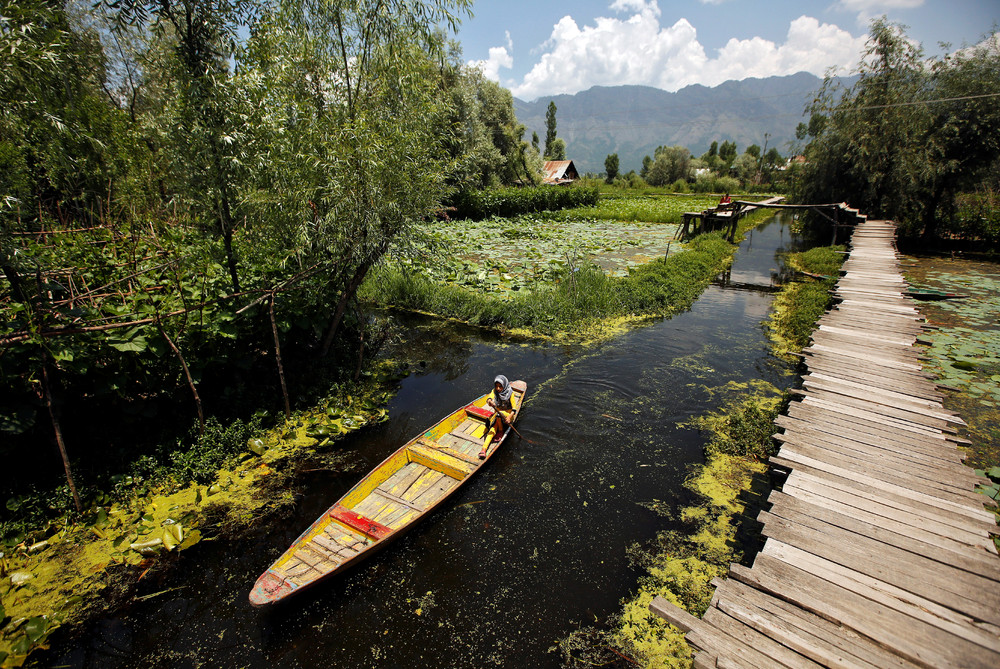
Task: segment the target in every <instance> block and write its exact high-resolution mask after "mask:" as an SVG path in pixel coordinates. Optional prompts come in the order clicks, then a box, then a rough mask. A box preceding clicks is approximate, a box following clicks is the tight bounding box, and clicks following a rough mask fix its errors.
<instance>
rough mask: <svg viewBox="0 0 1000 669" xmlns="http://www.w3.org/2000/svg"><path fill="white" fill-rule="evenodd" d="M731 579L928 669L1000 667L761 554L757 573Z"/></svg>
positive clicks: (738, 572)
mask: <svg viewBox="0 0 1000 669" xmlns="http://www.w3.org/2000/svg"><path fill="white" fill-rule="evenodd" d="M730 577H731V578H736V579H739V580H740V581H742V582H743V583H746V584H748V585H751V586H753V587H755V588H757V589H758V590H762V591H764V592H770V593H773V594H775V595H777V596H780V597H782V598H783V599H785V600H786V601H789V602H792V603H794V604H796V605H798V606H800V607H802V608H803V609H805V610H807V611H811V612H812V613H815V614H816V615H819V616H822V617H824V618H826V619H828V620H831V621H833V622H838V623H841V624H844V625H847V626H848V627H850V628H851V629H853V630H854V631H855V632H857V633H858V634H861V635H862V636H865V637H868V638H869V639H871V640H872V641H874V642H876V643H878V644H880V645H882V646H883V647H885V648H888V649H890V650H891V651H893V652H895V653H897V654H899V655H901V656H902V657H904V658H905V659H907V660H909V661H911V662H914V663H916V664H919V665H921V666H924V667H983V669H985V668H986V667H990V669H992V668H993V667H995V666H996V665H995V660H996V658H991V657H989V654H987V653H984V652H983V648H982V646H979V645H978V644H974V643H972V642H969V641H967V640H965V639H962V638H960V637H956V636H954V635H953V634H950V633H948V632H946V631H944V630H941V629H939V628H938V627H936V626H934V625H929V624H927V623H925V622H923V621H920V620H917V619H915V618H912V617H910V616H908V615H906V614H904V613H900V612H899V611H897V610H895V609H893V608H891V607H888V606H885V605H884V604H881V603H879V602H876V601H872V600H870V599H866V598H865V597H863V596H862V595H860V594H857V593H855V592H853V591H852V590H851V589H848V588H844V587H841V586H839V585H837V584H834V583H831V582H829V581H826V580H824V579H822V578H820V577H818V576H813V575H812V574H809V573H808V572H806V571H803V570H801V569H798V568H796V567H793V566H791V565H788V564H786V563H784V562H782V561H780V560H777V559H776V558H773V557H771V556H769V555H764V554H758V555H757V559H756V560H755V561H754V567H753V569H752V570H750V569H748V568H746V567H743V566H742V565H738V564H734V565H732V566H731V567H730Z"/></svg>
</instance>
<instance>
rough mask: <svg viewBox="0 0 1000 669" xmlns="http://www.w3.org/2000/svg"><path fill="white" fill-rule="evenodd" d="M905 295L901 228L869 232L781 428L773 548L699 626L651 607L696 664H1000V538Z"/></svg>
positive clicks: (726, 585)
mask: <svg viewBox="0 0 1000 669" xmlns="http://www.w3.org/2000/svg"><path fill="white" fill-rule="evenodd" d="M904 290H905V283H904V281H903V278H902V276H901V274H900V270H899V264H898V260H897V256H896V252H895V227H894V225H893V224H892V223H891V222H888V221H865V222H861V223H860V224H859V225H858V226H857V229H856V230H855V232H854V234H853V238H852V242H851V253H850V256H849V258H848V260H847V261H846V263H845V264H844V266H843V268H842V276H841V279H840V281H839V283H838V284H837V287H836V291H835V293H836V296H837V298H838V299H839V303H838V304H837V305H836V306H835V307H834V308H833V309H831V310H830V311H829V312H827V314H826V315H824V316H823V318H822V319H820V321H819V325H818V329H817V330H816V331H815V332H814V334H813V338H812V343H811V345H810V346H809V348H807V349H806V350H805V351H804V355H805V361H806V363H807V366H808V373H807V375H806V376H804V378H803V389H802V390H801V391H798V395H799V398H800V401H795V402H792V404H791V406H790V408H789V410H788V412H787V415H784V416H781V417H780V418H779V420H778V422H777V424H778V426H779V427H781V428H782V429H783V432H782V433H781V434H777V435H775V439H777V440H778V441H779V442H780V443H781V449H780V450H779V451H778V454H777V455H776V456H775V457H772V458H771V465H772V467H773V468H775V469H776V470H778V471H779V472H781V473H786V474H787V477H786V478H785V480H784V482H783V484H782V485H781V486H780V490H774V491H773V492H772V493H771V495H770V497H769V498H768V500H767V501H768V504H769V506H770V508H769V510H767V511H763V512H761V513H760V515H759V516H758V520H759V521H761V522H762V523H763V526H764V527H763V535H764V536H765V537H766V541H765V543H764V547H763V548H762V550H761V551H760V553H758V554H757V556H756V557H755V559H754V563H753V566H752V567H751V568H748V567H745V566H742V565H738V564H733V565H731V567H730V572H729V578H727V579H724V580H718V581H716V582H715V585H716V586H717V588H716V592H715V595H714V598H713V600H712V603H711V605H710V606H709V609H708V610H707V611H706V612H705V614H704V616H703V617H702V618H701V619H698V618H696V617H694V616H692V615H690V614H689V613H687V612H686V611H684V610H682V609H679V608H677V607H675V606H673V605H672V604H670V603H669V602H667V601H666V600H664V599H663V598H662V597H657V598H656V600H654V602H653V604H652V605H651V606H650V609H651V610H652V611H654V612H656V613H658V614H659V615H661V616H662V617H664V618H665V619H666V620H668V621H669V622H671V623H672V624H674V625H676V626H677V627H679V628H681V629H682V630H683V631H685V632H686V633H687V635H686V638H687V640H688V642H689V643H690V644H691V645H692V646H693V647H694V649H695V652H696V655H695V666H696V667H761V668H764V667H767V668H770V667H991V668H995V667H1000V557H998V555H997V552H996V550H995V548H994V545H993V541H992V538H991V534H995V533H997V531H998V528H997V525H996V522H995V519H994V515H993V513H991V512H990V511H988V510H986V509H985V508H984V506H983V505H984V503H985V502H987V501H988V498H987V497H985V496H983V495H980V494H977V493H976V492H974V489H975V486H976V484H977V483H982V482H985V480H984V479H981V478H978V477H976V476H975V474H974V472H973V470H972V469H970V468H969V467H967V466H965V465H964V464H963V459H964V454H963V452H962V451H961V450H960V449H959V446H960V445H961V444H963V443H966V444H967V443H969V442H965V441H963V440H962V439H961V438H959V437H958V436H957V435H956V432H955V427H956V426H961V425H963V422H962V420H961V419H960V418H958V417H957V416H955V415H954V414H952V413H951V412H949V411H947V410H945V409H944V408H943V407H942V404H941V395H940V393H939V392H938V389H937V387H936V386H935V384H934V381H933V380H932V379H931V378H929V377H928V376H926V375H925V374H924V373H923V372H922V371H921V365H920V362H919V360H918V355H919V351H918V349H917V348H916V347H915V346H914V344H915V343H916V340H917V338H918V337H919V336H920V334H921V332H922V330H923V328H925V327H927V326H926V325H925V324H924V322H923V320H922V319H921V317H920V315H919V313H917V310H916V309H915V307H914V304H913V302H912V300H911V299H910V298H908V297H906V296H905V295H904V294H903V291H904Z"/></svg>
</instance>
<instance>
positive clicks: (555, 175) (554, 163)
mask: <svg viewBox="0 0 1000 669" xmlns="http://www.w3.org/2000/svg"><path fill="white" fill-rule="evenodd" d="M579 178H580V173H579V172H577V171H576V165H574V164H573V161H572V160H547V161H545V167H544V168H542V183H543V184H545V185H547V186H565V185H568V184H571V183H573V182H574V181H576V180H577V179H579Z"/></svg>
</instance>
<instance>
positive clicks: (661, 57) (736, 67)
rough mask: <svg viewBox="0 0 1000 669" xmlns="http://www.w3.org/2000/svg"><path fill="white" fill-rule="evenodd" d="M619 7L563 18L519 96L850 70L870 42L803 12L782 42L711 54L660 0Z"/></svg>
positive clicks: (671, 87)
mask: <svg viewBox="0 0 1000 669" xmlns="http://www.w3.org/2000/svg"><path fill="white" fill-rule="evenodd" d="M845 1H850V2H861V1H862V0H845ZM889 1H895V2H904V1H907V0H889ZM910 1H912V0H910ZM611 9H613V10H616V11H618V12H621V13H624V14H627V16H626V18H623V19H620V18H609V17H599V18H597V19H595V21H594V24H593V25H585V26H580V25H578V24H577V23H576V21H574V20H573V18H572V17H571V16H568V15H567V16H564V17H563V18H562V19H560V20H559V22H558V23H556V25H555V26H554V27H553V28H552V33H551V35H550V37H549V39H548V40H547V41H546V42H545V44H544V45H543V49H542V54H541V56H540V57H539V60H538V62H537V63H536V64H535V66H534V67H533V68H532V69H531V70H530V71H529V72H528V73H527V74H526V75H525V77H524V79H523V80H522V81H521V82H520V83H517V82H512V84H511V86H510V87H511V90H512V92H513V93H514V95H516V96H517V97H519V98H522V99H526V100H531V99H534V98H536V97H539V96H541V95H553V94H558V93H576V92H578V91H581V90H585V89H587V88H590V87H591V86H596V85H605V86H615V85H622V84H638V85H646V86H655V87H657V88H662V89H664V90H668V91H675V90H677V89H679V88H683V87H684V86H688V85H690V84H694V83H700V84H704V85H706V86H716V85H718V84H720V83H722V82H724V81H727V80H729V79H737V80H739V79H745V78H747V77H768V76H772V75H784V74H794V73H796V72H801V71H806V72H812V73H813V74H816V75H818V76H822V75H823V74H825V73H826V71H827V70H828V69H829V68H830V67H831V66H833V65H838V66H840V72H841V73H845V72H847V71H848V70H850V69H851V68H852V67H853V66H854V65H856V63H857V61H858V58H859V57H860V53H861V48H862V46H863V45H864V42H865V38H864V37H860V38H855V37H852V36H851V34H850V33H848V32H847V31H844V30H841V29H840V28H838V27H837V26H835V25H831V24H826V23H820V22H819V21H818V20H816V19H814V18H811V17H808V16H801V17H799V18H797V19H795V20H794V21H792V23H791V24H790V25H789V28H788V34H787V36H786V38H785V41H784V43H782V44H776V43H774V42H771V41H769V40H765V39H762V38H760V37H754V38H752V39H746V40H737V39H731V40H730V41H729V42H728V43H727V44H726V45H725V46H724V47H723V48H722V49H720V50H719V52H718V55H717V56H716V57H714V58H711V57H709V56H708V55H707V54H706V53H705V49H704V47H703V46H702V45H701V43H700V42H699V41H698V35H697V31H696V30H695V27H694V26H693V25H691V23H690V22H689V21H688V20H687V19H683V18H682V19H680V20H678V21H677V22H676V23H674V24H673V25H671V26H661V25H660V9H659V7H658V5H657V3H656V2H655V0H654V1H652V2H644V1H643V0H616V1H615V2H614V3H613V4H612V5H611ZM491 59H492V51H491Z"/></svg>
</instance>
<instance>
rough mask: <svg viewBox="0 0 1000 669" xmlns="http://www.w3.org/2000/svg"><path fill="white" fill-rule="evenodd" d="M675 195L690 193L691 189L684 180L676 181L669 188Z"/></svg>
mask: <svg viewBox="0 0 1000 669" xmlns="http://www.w3.org/2000/svg"><path fill="white" fill-rule="evenodd" d="M670 188H671V189H672V190H673V191H674V192H675V193H690V192H691V187H690V186H689V185H688V182H687V181H686V180H685V179H678V180H677V181H675V182H674V184H673V185H672V186H671V187H670Z"/></svg>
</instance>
